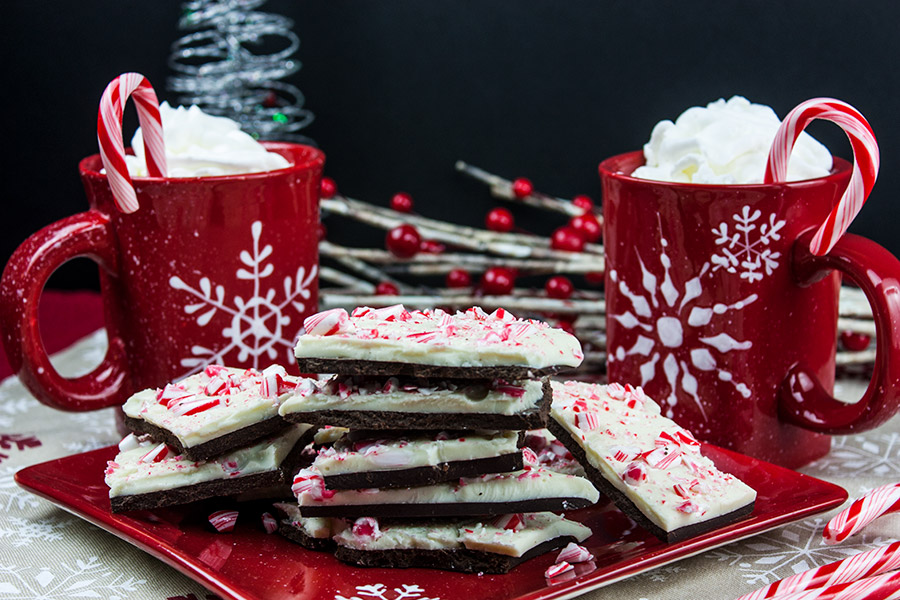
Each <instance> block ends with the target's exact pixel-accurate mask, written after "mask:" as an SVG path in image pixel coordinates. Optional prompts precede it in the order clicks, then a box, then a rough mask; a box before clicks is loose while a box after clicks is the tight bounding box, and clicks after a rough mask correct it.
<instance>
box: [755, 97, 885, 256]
mask: <svg viewBox="0 0 900 600" xmlns="http://www.w3.org/2000/svg"><path fill="white" fill-rule="evenodd" d="M815 119H825V120H827V121H832V122H834V123H836V124H837V125H838V126H840V128H841V129H843V130H844V133H846V134H847V137H848V138H850V145H851V146H852V147H853V159H854V160H853V171H852V173H851V174H850V183H849V184H848V185H847V189H846V190H844V195H843V196H841V199H840V201H839V202H838V204H837V206H835V207H834V208H833V209H832V211H831V213H830V214H829V215H828V217H827V218H826V219H825V222H824V223H822V226H821V227H819V230H818V231H816V234H815V236H814V237H813V239H812V242H810V245H809V249H810V251H811V252H812V253H813V254H816V255H820V256H821V255H822V254H826V253H828V251H829V250H831V249H832V248H833V247H834V245H835V244H836V243H837V241H838V240H839V239H840V237H841V236H842V235H844V232H846V231H847V228H848V227H850V223H851V222H852V221H853V219H854V218H855V217H856V215H857V213H859V210H860V209H861V208H862V206H863V204H865V202H866V198H867V197H868V196H869V193H870V192H871V191H872V186H874V185H875V179H876V178H877V177H878V166H879V162H880V158H879V153H878V142H877V141H876V140H875V134H874V133H873V132H872V127H871V126H870V125H869V122H868V121H866V118H865V117H864V116H862V114H860V112H859V111H858V110H856V109H855V108H853V107H852V106H850V105H849V104H847V103H846V102H841V101H840V100H835V99H834V98H813V99H812V100H807V101H806V102H802V103H800V104H799V105H797V107H796V108H794V110H792V111H791V112H789V113H788V115H787V116H786V117H785V118H784V121H782V122H781V127H779V128H778V133H776V134H775V139H774V140H773V141H772V147H771V149H770V150H769V161H768V163H767V164H766V175H765V178H764V182H765V183H773V182H777V181H785V180H786V179H787V168H788V160H789V159H790V156H791V150H792V149H793V147H794V143H795V142H796V141H797V138H798V137H799V136H800V134H801V133H802V132H803V129H804V128H805V127H806V126H807V125H808V124H809V123H810V122H811V121H813V120H815Z"/></svg>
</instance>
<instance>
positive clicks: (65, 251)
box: [0, 210, 130, 411]
mask: <svg viewBox="0 0 900 600" xmlns="http://www.w3.org/2000/svg"><path fill="white" fill-rule="evenodd" d="M81 256H85V257H88V258H90V259H92V260H93V261H94V262H96V263H97V264H98V265H99V266H100V267H101V268H103V269H105V270H106V271H108V272H109V273H110V274H113V275H114V274H115V273H117V268H118V258H117V254H116V243H115V240H114V237H113V233H112V230H111V227H110V224H109V217H108V216H106V215H104V214H103V213H101V212H99V211H96V210H89V211H87V212H83V213H80V214H77V215H72V216H71V217H67V218H65V219H62V220H60V221H57V222H56V223H53V224H51V225H48V226H47V227H44V228H43V229H41V230H40V231H38V232H37V233H35V234H34V235H32V236H31V237H29V238H28V239H27V240H25V241H24V242H23V243H22V245H21V246H19V247H18V248H17V249H16V251H15V252H14V253H13V255H12V257H10V259H9V262H8V263H6V268H5V269H4V270H3V277H2V279H0V330H2V332H3V345H4V347H5V349H6V356H7V357H8V358H9V363H10V366H12V368H13V372H15V373H18V375H19V379H21V381H22V383H24V384H25V386H26V387H27V388H28V389H29V390H30V391H31V393H32V394H34V396H35V397H36V398H37V399H38V400H40V401H41V402H43V403H44V404H46V405H47V406H51V407H53V408H57V409H60V410H70V411H87V410H96V409H99V408H105V407H107V406H114V405H117V404H122V403H123V402H125V400H126V399H127V397H128V394H129V392H130V389H129V386H130V383H129V380H128V377H127V372H128V371H127V363H126V360H125V359H126V355H125V344H124V342H123V341H122V339H121V337H119V336H118V335H115V334H114V332H112V331H110V330H109V328H107V337H108V338H109V347H108V349H107V351H106V356H105V357H104V358H103V362H102V363H101V364H100V366H98V367H97V368H96V369H94V370H93V371H92V372H91V373H88V374H87V375H84V376H82V377H78V378H75V379H66V378H64V377H63V376H62V375H60V374H59V372H57V370H56V369H54V368H53V365H52V364H51V363H50V358H49V357H48V356H47V351H46V349H45V348H44V344H43V342H42V340H41V332H40V327H39V323H38V305H39V303H40V299H41V293H42V292H43V291H44V284H46V283H47V279H48V278H49V277H50V275H51V274H52V273H53V272H54V271H55V270H56V269H57V268H59V267H60V266H61V265H62V264H63V263H65V262H66V261H68V260H71V259H73V258H76V257H81Z"/></svg>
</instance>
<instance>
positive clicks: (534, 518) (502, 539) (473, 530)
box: [334, 512, 591, 557]
mask: <svg viewBox="0 0 900 600" xmlns="http://www.w3.org/2000/svg"><path fill="white" fill-rule="evenodd" d="M590 536H591V530H590V529H589V528H587V527H585V526H584V525H582V524H581V523H576V522H575V521H570V520H568V519H566V518H565V517H563V516H561V515H556V514H554V513H551V512H537V513H518V514H514V515H503V516H501V517H497V518H495V519H491V520H489V521H473V520H470V519H462V520H460V519H455V520H452V521H443V522H428V521H409V522H401V521H390V522H385V521H383V520H382V521H379V520H376V519H372V518H371V517H366V518H364V519H358V520H357V522H356V523H354V526H352V527H347V528H345V529H343V530H342V531H341V532H340V533H338V534H337V535H335V536H334V539H335V541H336V542H337V543H338V544H340V545H341V546H345V547H348V548H352V549H354V550H369V551H371V550H409V549H420V550H452V549H460V548H467V549H469V550H477V551H480V552H490V553H494V554H503V555H506V556H515V557H518V556H522V555H523V554H525V553H526V552H528V551H529V550H531V549H532V548H534V547H535V546H538V545H540V544H542V543H544V542H546V541H548V540H553V539H556V538H559V537H573V538H575V539H577V540H578V541H579V542H582V541H584V540H586V539H587V538H588V537H590Z"/></svg>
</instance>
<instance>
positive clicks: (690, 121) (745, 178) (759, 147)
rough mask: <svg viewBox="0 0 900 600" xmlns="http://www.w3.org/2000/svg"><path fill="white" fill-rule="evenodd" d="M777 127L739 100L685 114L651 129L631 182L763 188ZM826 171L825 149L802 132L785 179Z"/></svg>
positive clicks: (762, 111)
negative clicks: (649, 180) (643, 163)
mask: <svg viewBox="0 0 900 600" xmlns="http://www.w3.org/2000/svg"><path fill="white" fill-rule="evenodd" d="M779 125H781V120H780V119H779V118H778V116H777V115H776V114H775V111H774V110H772V109H771V108H769V107H768V106H764V105H762V104H751V103H750V101H748V100H747V99H746V98H743V97H741V96H733V97H731V98H730V99H729V100H727V101H726V100H724V99H719V100H717V101H715V102H711V103H710V104H708V105H706V107H705V108H704V107H699V106H695V107H692V108H689V109H687V110H686V111H684V112H683V113H682V114H681V116H679V117H678V118H677V119H676V120H675V122H674V123H673V122H672V121H669V120H664V121H660V122H659V123H657V124H656V126H655V127H654V128H653V132H652V133H651V134H650V141H649V142H647V143H646V144H645V145H644V159H645V161H646V164H645V166H642V167H638V168H637V169H636V170H635V171H634V172H633V173H632V176H633V177H639V178H641V179H654V180H656V181H672V182H680V183H706V184H729V185H730V184H751V183H762V182H763V176H764V174H765V169H766V160H767V159H768V156H769V148H770V147H771V145H772V140H774V139H775V133H776V132H777V131H778V127H779ZM831 166H832V159H831V153H830V152H829V151H828V149H827V148H826V147H825V146H823V145H822V144H820V143H819V142H818V141H816V140H815V139H814V138H813V137H812V136H810V135H809V134H808V133H806V132H804V133H801V134H800V137H799V138H798V139H797V143H796V144H795V145H794V149H793V151H792V152H791V158H790V162H789V164H788V173H787V179H788V181H797V180H801V179H813V178H816V177H824V176H825V175H828V174H829V173H830V172H831Z"/></svg>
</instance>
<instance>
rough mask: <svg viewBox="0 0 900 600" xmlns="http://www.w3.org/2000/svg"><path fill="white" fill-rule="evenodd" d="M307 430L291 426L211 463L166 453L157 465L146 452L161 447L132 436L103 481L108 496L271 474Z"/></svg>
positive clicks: (113, 461) (112, 463) (127, 439)
mask: <svg viewBox="0 0 900 600" xmlns="http://www.w3.org/2000/svg"><path fill="white" fill-rule="evenodd" d="M310 427H311V426H310V425H305V424H298V425H294V426H291V427H290V428H289V429H287V430H286V431H285V432H283V433H281V434H279V435H277V436H273V437H270V438H268V439H266V440H264V441H262V442H260V443H258V444H255V445H253V446H249V447H246V448H242V449H240V450H236V451H234V452H230V453H228V454H225V455H222V456H220V457H218V458H217V459H215V460H210V461H192V460H189V459H186V458H184V457H182V456H180V455H179V456H176V455H173V454H168V455H167V456H165V457H164V458H162V459H161V460H159V461H158V462H153V461H152V458H151V457H150V456H148V453H150V452H152V451H153V450H154V449H156V448H158V447H159V446H161V444H157V443H155V442H151V441H149V440H148V439H143V440H140V441H136V438H134V435H133V434H132V435H130V436H128V437H127V438H126V439H125V440H123V443H122V444H121V447H123V448H126V449H124V450H122V451H120V452H119V454H117V455H116V458H115V460H112V461H109V463H108V466H107V468H106V477H105V481H106V485H107V486H109V496H110V498H112V497H115V496H130V495H133V494H146V493H148V492H159V491H162V490H169V489H173V488H180V487H186V486H189V485H194V484H197V483H203V482H206V481H213V480H216V479H234V478H237V477H243V476H246V475H253V474H256V473H265V472H268V471H274V470H276V469H278V468H280V467H281V463H282V461H283V460H284V459H285V457H286V456H287V455H288V454H290V452H291V450H293V448H294V445H295V444H296V443H297V440H298V439H299V438H300V436H302V435H303V434H304V433H305V432H306V431H307V430H308V429H309V428H310ZM129 446H132V447H130V448H129ZM145 457H146V458H145ZM142 458H144V460H142Z"/></svg>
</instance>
